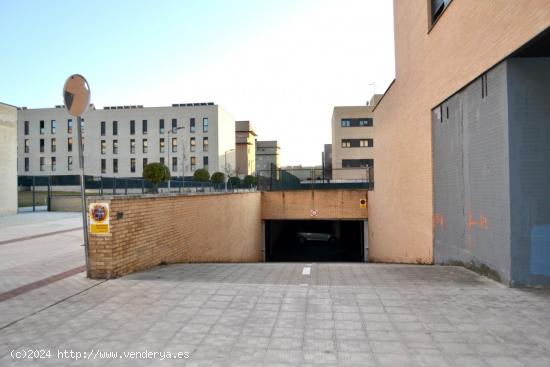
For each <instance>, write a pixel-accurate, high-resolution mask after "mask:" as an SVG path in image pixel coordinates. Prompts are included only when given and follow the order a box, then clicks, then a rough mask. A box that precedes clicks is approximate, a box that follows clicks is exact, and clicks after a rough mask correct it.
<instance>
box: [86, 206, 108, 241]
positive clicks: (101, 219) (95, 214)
mask: <svg viewBox="0 0 550 367" xmlns="http://www.w3.org/2000/svg"><path fill="white" fill-rule="evenodd" d="M88 214H89V217H90V234H108V233H109V231H110V228H109V204H107V203H92V204H90V208H89V211H88Z"/></svg>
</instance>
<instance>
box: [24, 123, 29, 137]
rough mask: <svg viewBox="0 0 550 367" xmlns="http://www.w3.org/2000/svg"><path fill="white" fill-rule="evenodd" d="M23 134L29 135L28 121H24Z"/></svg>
mask: <svg viewBox="0 0 550 367" xmlns="http://www.w3.org/2000/svg"><path fill="white" fill-rule="evenodd" d="M25 135H29V122H28V121H25Z"/></svg>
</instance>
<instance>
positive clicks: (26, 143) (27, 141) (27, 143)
mask: <svg viewBox="0 0 550 367" xmlns="http://www.w3.org/2000/svg"><path fill="white" fill-rule="evenodd" d="M30 151H31V141H30V140H29V139H25V153H29V152H30Z"/></svg>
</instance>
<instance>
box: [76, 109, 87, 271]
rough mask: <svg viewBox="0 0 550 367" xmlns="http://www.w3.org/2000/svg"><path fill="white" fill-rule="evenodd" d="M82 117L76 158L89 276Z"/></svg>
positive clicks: (78, 117) (78, 127)
mask: <svg viewBox="0 0 550 367" xmlns="http://www.w3.org/2000/svg"><path fill="white" fill-rule="evenodd" d="M81 124H82V117H80V116H77V118H76V128H77V134H78V160H79V162H80V199H81V204H82V227H83V229H84V257H85V259H86V275H87V276H90V259H89V251H88V219H87V210H86V183H85V182H84V177H85V176H84V149H83V148H82V127H81Z"/></svg>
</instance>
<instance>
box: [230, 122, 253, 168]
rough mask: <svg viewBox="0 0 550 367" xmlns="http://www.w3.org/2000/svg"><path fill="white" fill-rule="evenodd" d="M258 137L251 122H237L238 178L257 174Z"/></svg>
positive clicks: (236, 161)
mask: <svg viewBox="0 0 550 367" xmlns="http://www.w3.org/2000/svg"><path fill="white" fill-rule="evenodd" d="M256 136H257V135H256V133H255V132H254V130H253V129H252V125H251V124H250V121H236V122H235V149H236V151H235V164H236V168H235V172H236V174H237V175H238V176H241V177H243V176H247V175H253V174H254V173H255V172H256Z"/></svg>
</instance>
